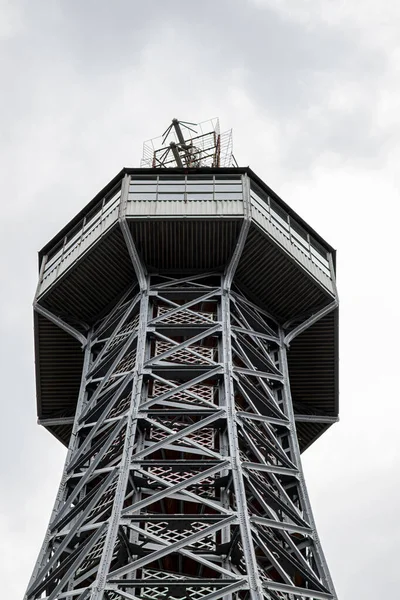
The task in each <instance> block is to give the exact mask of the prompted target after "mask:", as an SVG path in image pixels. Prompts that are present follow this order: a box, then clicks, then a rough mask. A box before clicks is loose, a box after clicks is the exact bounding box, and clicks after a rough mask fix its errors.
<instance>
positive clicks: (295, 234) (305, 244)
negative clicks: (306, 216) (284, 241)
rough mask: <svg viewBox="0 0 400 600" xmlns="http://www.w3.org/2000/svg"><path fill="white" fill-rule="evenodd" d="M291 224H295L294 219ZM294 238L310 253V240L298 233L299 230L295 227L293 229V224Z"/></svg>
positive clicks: (291, 229) (292, 232)
mask: <svg viewBox="0 0 400 600" xmlns="http://www.w3.org/2000/svg"><path fill="white" fill-rule="evenodd" d="M290 223H291V225H292V224H293V220H291V222H290ZM290 231H291V234H292V237H293V240H295V241H296V242H298V244H299V245H301V246H302V250H306V251H307V254H309V248H308V241H307V239H304V238H303V237H302V236H301V235H299V234H298V233H297V231H296V230H295V229H293V226H292V227H291V228H290Z"/></svg>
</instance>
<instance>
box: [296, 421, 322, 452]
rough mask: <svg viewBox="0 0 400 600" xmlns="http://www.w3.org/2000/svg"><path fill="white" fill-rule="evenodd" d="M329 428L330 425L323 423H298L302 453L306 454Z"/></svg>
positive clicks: (297, 428)
mask: <svg viewBox="0 0 400 600" xmlns="http://www.w3.org/2000/svg"><path fill="white" fill-rule="evenodd" d="M329 427H330V425H326V424H322V423H297V425H296V431H297V437H298V440H299V446H300V452H304V450H306V449H307V448H308V447H309V446H311V444H313V443H314V442H315V441H316V440H317V439H318V438H319V437H320V436H321V435H322V434H323V433H325V431H326V430H327V429H329Z"/></svg>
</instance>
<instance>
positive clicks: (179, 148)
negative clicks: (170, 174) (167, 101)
mask: <svg viewBox="0 0 400 600" xmlns="http://www.w3.org/2000/svg"><path fill="white" fill-rule="evenodd" d="M234 164H235V163H234V159H233V156H232V130H230V131H227V132H225V133H222V134H221V133H220V129H219V121H218V119H216V118H214V119H210V120H209V121H205V122H203V123H198V124H196V123H192V122H190V121H180V120H179V119H176V118H174V119H172V122H171V124H170V125H169V126H168V127H167V129H166V130H165V131H164V133H163V134H162V136H161V137H159V138H154V139H152V140H149V141H147V142H145V143H144V146H143V158H142V161H141V167H149V168H162V167H179V168H189V169H190V168H199V167H213V168H218V167H231V166H234Z"/></svg>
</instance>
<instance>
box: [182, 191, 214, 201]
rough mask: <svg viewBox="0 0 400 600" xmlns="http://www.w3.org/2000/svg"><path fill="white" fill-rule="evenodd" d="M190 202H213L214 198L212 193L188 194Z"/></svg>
mask: <svg viewBox="0 0 400 600" xmlns="http://www.w3.org/2000/svg"><path fill="white" fill-rule="evenodd" d="M186 196H187V199H188V200H213V198H214V196H213V194H211V193H207V192H204V193H197V194H186Z"/></svg>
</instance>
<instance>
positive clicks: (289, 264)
mask: <svg viewBox="0 0 400 600" xmlns="http://www.w3.org/2000/svg"><path fill="white" fill-rule="evenodd" d="M155 181H157V187H155V183H154V182H155ZM183 182H185V183H183ZM184 185H185V188H184V187H183V186H184ZM182 189H185V191H184V192H182V191H181V190H182ZM211 189H212V190H213V191H212V192H211V191H209V190H211ZM143 190H144V191H143ZM148 190H150V191H148ZM154 190H157V192H156V193H157V195H155V194H156V193H155V192H154ZM165 190H167V191H165ZM170 190H172V191H170ZM174 190H175V191H174ZM199 190H200V191H199ZM204 190H205V191H204ZM224 190H228V191H226V192H224ZM232 190H233V191H232ZM224 194H225V195H224ZM287 223H288V225H287ZM244 227H245V228H246V236H245V237H243V235H241V232H242V231H243V228H244ZM285 227H286V229H285ZM298 232H300V234H301V235H300V234H299V233H298ZM127 240H132V243H133V244H134V247H135V251H136V252H137V254H138V256H137V258H138V259H139V260H140V261H141V262H142V263H143V265H144V266H145V268H146V270H147V272H148V273H152V274H160V275H171V276H180V277H182V276H184V275H191V274H201V273H206V272H217V273H218V272H219V273H223V272H224V270H225V269H226V265H227V264H228V263H229V261H230V259H231V258H232V256H233V255H234V253H235V251H237V249H238V247H239V246H240V253H241V254H240V260H239V261H238V265H237V269H236V272H235V276H234V280H233V286H234V288H236V289H237V290H238V291H240V292H241V293H244V294H245V295H246V296H247V297H248V299H249V300H250V301H252V302H254V303H255V304H256V305H257V306H259V307H260V308H262V309H263V310H265V311H267V312H268V313H269V314H270V315H271V316H272V318H273V319H274V320H275V321H276V322H277V323H278V324H279V325H280V326H282V327H283V329H284V331H285V333H286V335H287V336H290V335H291V333H293V332H295V335H292V337H291V339H290V341H289V342H288V346H289V352H288V361H289V368H290V385H291V390H292V398H293V404H294V408H295V413H296V414H297V420H296V426H297V429H298V436H299V441H300V447H301V449H302V450H304V449H305V448H307V447H308V446H309V445H310V444H311V443H312V442H313V441H314V440H315V439H317V437H319V435H321V434H322V433H323V432H324V431H325V430H326V429H327V428H328V427H329V426H330V425H331V424H332V423H333V422H334V421H335V420H336V419H337V415H338V383H337V381H338V360H337V329H338V327H337V325H338V323H337V308H336V304H335V302H336V301H337V297H336V288H335V285H334V279H335V273H334V262H335V252H334V250H333V249H332V248H331V247H330V246H329V245H328V244H327V243H326V242H325V241H324V240H322V239H321V238H320V236H318V234H316V232H315V231H313V230H312V229H311V228H310V227H309V226H308V225H307V224H306V223H305V222H304V221H303V220H302V219H301V218H300V217H299V216H298V215H296V213H294V211H292V210H291V209H290V208H289V207H288V206H287V205H286V204H285V203H284V202H283V201H282V200H281V199H280V198H279V197H278V196H277V195H276V194H275V193H274V192H273V191H272V190H271V189H270V188H268V186H266V185H265V184H264V183H263V182H262V181H261V180H260V179H259V178H258V177H257V176H256V175H255V174H254V173H253V172H252V171H251V170H250V169H248V168H224V169H222V168H219V169H212V168H198V169H124V170H123V171H122V172H121V173H119V174H118V175H117V176H116V177H115V178H114V179H113V180H112V181H111V182H110V183H109V184H108V185H107V186H106V187H105V188H104V189H103V190H102V191H101V192H100V193H99V194H98V195H97V196H96V197H95V198H94V199H93V201H92V202H90V203H89V204H88V205H87V206H86V207H85V208H84V209H83V210H82V211H81V213H80V214H79V215H77V217H76V218H75V219H73V221H71V223H69V224H68V225H67V226H66V227H65V228H64V229H63V230H62V231H61V232H60V234H58V235H57V236H56V237H55V238H54V239H53V240H52V241H51V242H50V243H49V244H47V245H46V246H45V248H44V249H43V250H42V251H41V253H40V264H41V267H42V274H41V283H40V285H39V288H38V295H37V298H36V303H35V306H36V310H35V340H36V371H37V398H38V417H39V420H40V422H41V423H42V424H43V425H45V426H46V427H47V428H48V429H49V430H50V431H51V432H52V433H53V434H54V435H55V436H56V437H57V438H58V439H60V440H61V441H62V442H63V443H64V444H66V445H67V444H68V441H69V438H70V434H71V431H72V423H73V418H74V415H75V410H76V403H77V394H78V390H79V385H80V378H81V369H82V364H83V350H82V348H83V346H84V344H85V341H84V340H85V339H86V336H87V334H88V331H89V330H90V328H91V327H92V326H93V325H95V324H96V322H98V321H99V319H101V318H102V317H103V316H104V315H105V314H107V312H108V311H109V310H110V307H111V306H113V305H114V304H115V303H116V302H117V301H118V300H119V299H120V298H121V297H123V295H124V294H125V293H126V292H127V291H128V290H129V289H130V288H131V287H132V286H134V285H137V284H138V282H137V276H136V272H135V267H134V261H132V248H131V247H130V244H129V242H128V243H127ZM310 240H311V242H310ZM307 243H308V245H309V247H308V248H307V247H306V246H307ZM321 257H322V258H321ZM324 311H325V312H324ZM308 321H309V322H308ZM307 322H308V324H307V326H306V327H304V328H303V329H302V324H304V323H307ZM296 332H297V333H296Z"/></svg>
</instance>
